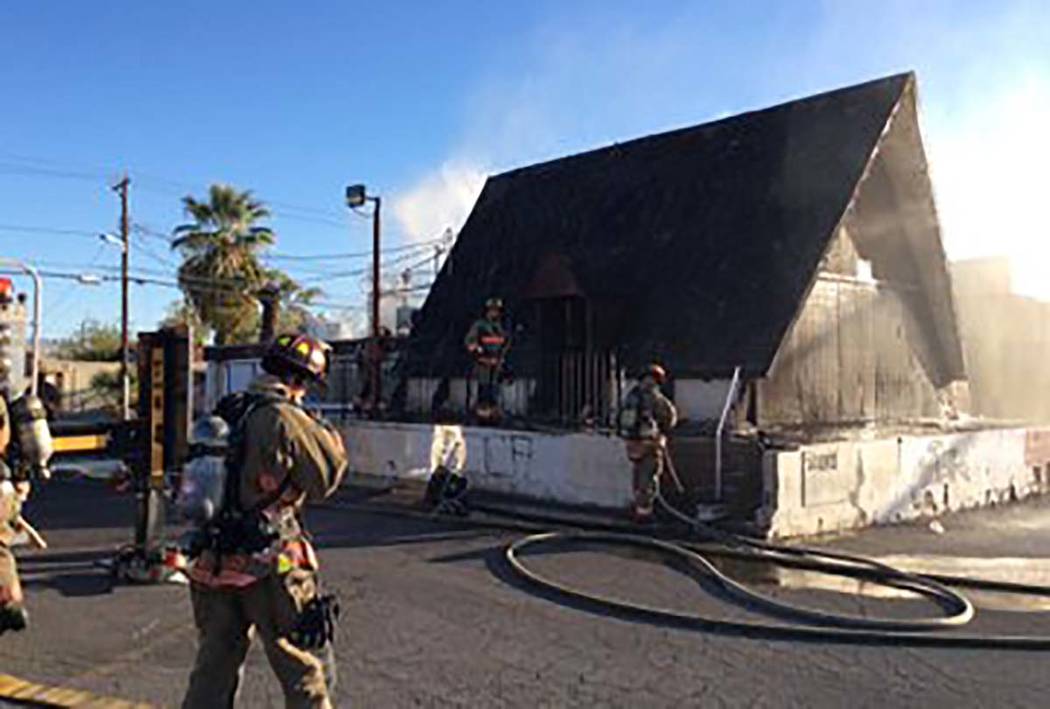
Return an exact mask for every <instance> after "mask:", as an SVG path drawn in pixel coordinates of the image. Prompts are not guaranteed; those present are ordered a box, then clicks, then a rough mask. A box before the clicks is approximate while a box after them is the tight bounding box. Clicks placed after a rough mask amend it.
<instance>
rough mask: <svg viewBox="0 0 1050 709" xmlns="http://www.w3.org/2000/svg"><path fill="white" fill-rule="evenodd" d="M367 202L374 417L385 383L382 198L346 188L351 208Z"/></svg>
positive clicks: (361, 188) (359, 187)
mask: <svg viewBox="0 0 1050 709" xmlns="http://www.w3.org/2000/svg"><path fill="white" fill-rule="evenodd" d="M365 202H374V203H375V209H374V210H373V211H372V342H371V355H372V356H371V358H370V359H371V362H370V364H371V367H370V370H371V371H370V375H371V384H372V401H371V406H372V417H373V418H377V417H378V416H379V401H380V395H379V394H380V389H381V388H382V385H383V366H382V362H383V344H382V342H381V340H380V335H379V332H380V329H379V299H380V295H381V292H380V280H379V279H380V276H381V273H380V271H379V254H380V220H379V211H380V207H381V206H382V200H381V199H380V198H379V197H377V196H374V195H369V194H368V193H367V192H366V191H365V186H364V185H350V186H349V187H347V188H346V204H347V206H348V207H350V208H351V209H357V208H358V207H361V206H363V205H364V204H365Z"/></svg>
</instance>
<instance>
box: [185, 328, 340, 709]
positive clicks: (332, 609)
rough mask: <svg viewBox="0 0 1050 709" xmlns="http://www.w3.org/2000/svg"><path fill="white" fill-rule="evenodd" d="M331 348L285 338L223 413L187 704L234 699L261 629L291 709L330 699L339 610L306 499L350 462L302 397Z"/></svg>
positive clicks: (196, 574)
mask: <svg viewBox="0 0 1050 709" xmlns="http://www.w3.org/2000/svg"><path fill="white" fill-rule="evenodd" d="M328 349H329V348H328V346H327V345H326V344H325V343H323V342H320V341H317V340H314V339H312V338H310V337H306V336H302V335H281V336H279V337H277V338H276V339H275V340H274V341H273V344H271V346H270V348H269V349H268V350H267V352H266V354H265V355H264V357H263V361H262V367H263V369H264V371H265V372H266V374H264V375H263V376H261V377H260V378H259V379H257V380H256V381H255V382H253V383H252V385H251V387H250V388H249V391H248V392H247V393H246V394H245V393H240V394H231V395H230V396H228V397H226V399H224V400H223V402H220V404H219V406H218V408H217V409H216V411H217V413H218V414H219V415H220V416H221V417H222V418H223V419H224V420H225V421H227V422H228V423H229V445H228V452H227V454H226V465H225V474H226V477H225V480H224V483H223V489H224V495H223V497H222V499H221V502H220V503H219V505H218V507H217V511H216V512H215V514H214V516H213V517H212V518H211V520H210V521H209V522H207V523H204V524H201V526H200V527H199V529H198V532H197V533H196V535H195V540H196V543H195V544H194V545H193V548H191V553H190V555H191V558H192V562H191V565H190V568H189V576H190V580H191V595H192V602H193V615H194V621H195V623H196V626H197V630H198V635H199V637H198V651H197V659H196V663H195V665H194V668H193V673H192V675H191V676H190V683H189V689H188V691H187V694H186V698H185V700H184V702H183V706H184V707H192V708H196V707H230V706H232V705H233V702H234V699H235V696H236V693H237V686H238V682H239V678H240V672H241V666H242V665H243V663H244V660H245V656H246V655H247V653H248V648H249V645H250V642H251V637H252V635H251V633H252V630H253V629H254V631H255V633H256V634H257V635H258V636H259V638H260V640H261V641H262V643H263V647H264V649H265V651H266V656H267V659H268V660H269V662H270V665H271V667H272V668H273V670H274V672H275V673H276V675H277V678H278V680H279V681H280V683H281V686H282V688H283V690H284V695H285V701H286V705H287V706H288V707H331V706H332V703H331V699H330V692H331V690H332V686H333V683H334V679H333V678H334V671H335V666H334V656H333V654H332V647H331V640H332V637H331V636H332V633H333V630H334V625H333V622H334V618H333V616H334V615H337V614H338V606H337V605H336V604H335V602H334V599H333V598H332V597H330V596H322V595H321V594H320V590H319V587H318V579H317V571H318V563H317V557H316V555H315V553H314V550H313V548H312V547H311V545H310V542H309V540H308V535H307V533H306V530H305V529H304V528H303V525H302V507H303V506H304V504H305V503H306V502H307V501H317V500H322V499H324V498H326V497H328V496H329V495H331V494H332V493H333V492H335V490H336V489H337V488H338V487H339V484H340V482H341V480H342V478H343V475H344V474H345V472H346V469H347V458H346V451H345V450H344V448H343V443H342V440H341V438H340V436H339V434H338V433H337V432H336V431H334V430H333V429H331V428H329V427H328V426H327V425H326V424H325V423H324V422H322V421H320V420H318V419H315V418H314V417H313V416H311V415H310V414H309V413H307V412H306V411H305V410H304V409H303V408H302V407H301V405H300V404H301V402H302V399H303V397H304V395H305V394H306V391H307V387H308V386H309V384H311V383H318V384H322V383H323V382H324V380H325V377H326V375H327V371H328ZM219 428H220V429H221V426H220V427H219ZM187 470H188V468H187Z"/></svg>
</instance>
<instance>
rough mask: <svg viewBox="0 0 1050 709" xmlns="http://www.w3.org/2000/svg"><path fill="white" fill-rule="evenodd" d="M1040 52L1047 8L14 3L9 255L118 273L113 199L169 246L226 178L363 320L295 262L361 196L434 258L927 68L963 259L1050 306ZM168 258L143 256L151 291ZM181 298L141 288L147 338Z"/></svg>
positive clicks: (138, 314) (1, 170)
mask: <svg viewBox="0 0 1050 709" xmlns="http://www.w3.org/2000/svg"><path fill="white" fill-rule="evenodd" d="M1048 37H1050V3H1045V2H1037V1H1036V2H999V3H991V2H969V3H968V2H939V1H937V0H927V1H923V2H919V1H915V2H893V1H889V2H872V3H861V2H849V1H846V0H844V1H836V2H806V1H803V0H798V1H790V2H789V1H787V0H785V1H784V2H765V3H764V2H750V3H734V2H725V3H715V2H705V3H701V2H693V3H688V2H649V3H637V2H623V3H618V2H608V1H606V2H587V1H578V2H547V1H533V2H527V3H526V2H481V1H477V2H467V1H465V0H464V1H461V2H440V1H436V2H389V3H362V2H329V3H312V2H296V3H289V2H267V1H262V0H255V1H254V2H222V3H220V2H181V3H143V2H130V1H116V0H112V1H109V2H96V3H74V2H57V1H56V2H24V3H15V2H9V3H4V4H2V5H0V255H4V256H11V257H19V258H23V259H27V260H31V261H34V262H37V263H39V264H41V265H42V266H43V267H47V268H49V269H51V270H61V271H70V272H74V271H76V272H80V271H92V272H100V273H103V272H108V271H107V270H106V269H112V268H113V267H115V266H116V264H117V263H118V260H119V253H118V252H117V251H116V249H114V248H113V247H109V246H106V245H104V244H102V243H101V242H100V241H99V240H98V239H97V238H95V237H93V236H92V234H94V233H95V232H99V231H107V230H108V231H112V230H114V229H115V226H116V215H117V201H116V198H115V195H114V194H113V193H112V192H111V191H110V190H109V189H108V186H107V181H108V180H109V181H111V180H115V179H116V178H117V176H118V175H119V174H120V173H121V171H122V170H124V169H127V170H128V171H129V172H130V174H131V178H132V181H133V184H132V196H131V205H132V218H133V221H134V222H135V223H137V224H139V225H140V226H141V227H143V228H144V229H146V230H150V231H152V232H159V233H167V232H169V231H170V229H171V227H172V226H174V225H175V224H177V223H179V222H180V220H181V214H180V210H179V197H180V196H181V195H183V194H186V193H188V192H193V193H196V194H200V193H202V192H203V191H204V190H205V189H206V187H207V185H208V184H209V183H211V182H213V181H224V182H230V183H232V184H235V185H237V186H239V187H243V188H251V189H253V190H254V191H255V192H256V193H257V195H258V196H259V197H260V198H262V199H264V200H267V201H270V202H271V203H272V204H273V209H274V212H275V214H276V217H275V219H274V222H273V225H274V227H275V228H276V230H277V231H278V234H279V243H278V246H277V249H276V252H277V254H278V256H277V258H275V260H274V263H278V264H280V265H282V266H291V267H292V269H291V270H292V272H293V273H294V274H295V275H297V276H299V277H300V278H302V279H304V280H308V281H311V282H312V283H316V284H319V285H322V286H323V287H324V288H325V290H326V296H325V301H326V302H330V303H336V304H348V305H350V304H358V303H360V302H361V291H362V284H361V283H360V281H359V279H358V278H356V277H350V278H334V277H332V274H333V273H337V272H341V271H346V270H353V269H354V268H356V267H357V266H360V265H364V264H363V262H361V261H360V260H340V261H324V262H299V261H282V260H280V257H279V255H280V254H317V253H333V252H335V253H341V252H357V251H366V250H367V249H368V248H369V246H370V242H369V224H368V222H367V220H365V219H361V218H359V217H356V216H351V215H348V214H347V213H346V211H345V209H344V208H343V206H342V199H341V195H342V190H343V186H344V185H345V184H346V183H347V182H351V181H363V182H366V183H368V185H369V186H370V188H372V189H373V190H375V191H377V192H379V193H381V194H382V195H383V196H384V198H385V202H384V211H385V214H386V219H385V225H386V235H387V239H388V243H390V244H391V245H395V244H401V243H411V242H421V241H424V240H427V239H429V238H433V237H434V236H437V235H439V234H440V233H441V231H443V229H444V228H445V227H446V226H452V227H457V226H458V225H459V224H460V223H461V221H462V219H463V218H464V217H465V215H466V213H467V212H468V211H469V208H470V205H471V203H472V201H473V198H474V197H475V196H476V194H477V191H478V189H479V188H480V185H481V182H482V181H483V179H484V175H486V174H492V173H494V172H498V171H502V170H504V169H508V168H511V167H515V166H518V165H522V164H527V163H529V162H534V161H536V160H540V159H545V158H550V157H554V156H557V155H562V154H566V153H572V152H577V151H579V150H583V149H586V148H590V147H594V146H597V145H602V144H605V143H609V142H611V141H614V140H624V139H628V138H631V137H635V136H638V135H643V134H646V133H651V132H655V131H659V130H664V129H668V128H672V127H677V126H682V125H689V124H693V123H699V122H702V121H705V120H710V119H713V118H718V117H722V116H725V115H728V114H731V113H735V112H739V111H742V110H746V109H750V108H756V107H761V106H764V105H769V104H773V103H776V102H779V101H782V100H786V99H790V98H794V97H798V96H802V95H805V94H808V93H813V92H817V91H821V90H826V89H830V88H834V87H837V86H841V85H845V84H849V83H855V82H859V81H863V80H867V79H870V78H874V77H876V76H880V75H884V74H888V73H893V72H897V71H902V70H906V69H914V70H916V71H917V72H918V74H919V81H920V92H921V98H922V110H923V120H924V128H925V131H926V138H927V142H928V146H929V151H930V153H931V156H932V170H933V176H934V180H935V188H936V194H937V198H938V203H939V208H940V211H941V214H942V218H943V223H944V229H945V240H946V243H947V246H948V249H949V253H950V255H952V256H953V257H969V256H978V255H986V254H992V253H997V252H1006V253H1008V254H1010V255H1011V256H1012V257H1013V258H1014V260H1015V265H1016V266H1017V274H1016V275H1017V280H1018V284H1019V287H1020V288H1021V290H1024V291H1026V292H1031V293H1035V294H1038V295H1043V296H1050V285H1047V283H1044V281H1048V279H1046V278H1045V276H1044V274H1043V271H1044V269H1043V268H1042V266H1041V263H1042V262H1045V257H1046V256H1050V251H1048V249H1050V246H1048V244H1050V233H1048V227H1047V220H1046V219H1045V218H1043V217H1042V215H1041V214H1040V211H1039V206H1040V205H1041V203H1042V202H1044V201H1045V189H1046V188H1045V185H1046V180H1045V178H1044V176H1043V174H1042V170H1041V165H1045V164H1048V163H1050V143H1048V141H1050V137H1048V136H1050V132H1048V131H1047V130H1046V128H1045V126H1046V125H1050V41H1048V40H1047V38H1048ZM27 226H28V227H35V228H38V229H67V230H71V231H73V232H77V233H69V234H57V233H49V232H45V231H33V232H29V231H25V230H19V229H16V227H27ZM81 232H82V233H81ZM421 253H424V255H425V252H421ZM174 258H175V257H174V255H173V254H171V253H170V252H169V251H168V249H167V246H166V244H165V242H164V241H163V239H162V238H160V237H158V236H156V235H151V234H150V233H148V232H140V233H139V234H138V235H137V236H136V241H135V243H134V245H133V264H134V267H135V269H136V270H137V271H139V272H140V273H142V274H143V275H147V274H148V275H150V276H151V277H154V278H159V279H165V278H171V274H172V273H173V268H172V265H171V264H172V262H173V261H174ZM1040 259H1044V261H1042V262H1041V261H1040ZM410 262H411V261H407V262H406V261H402V262H401V263H402V264H404V263H410ZM165 274H167V275H165ZM418 278H420V279H421V280H425V274H420V275H419V276H418ZM177 297H178V293H177V291H175V290H173V289H170V288H164V287H156V286H136V287H135V289H134V290H133V320H134V325H135V326H136V327H138V328H142V329H145V328H149V327H151V326H152V325H153V324H154V323H155V321H156V319H157V318H158V317H159V316H160V315H161V314H162V313H163V311H164V309H165V307H166V306H167V305H168V304H169V303H170V302H171V301H173V300H175V299H176V298H177ZM46 300H47V306H48V318H47V323H46V334H48V335H51V336H55V335H61V334H64V333H66V332H68V331H70V330H71V329H72V328H74V327H75V326H76V325H77V324H78V323H79V322H80V321H81V320H82V319H83V318H85V317H92V318H97V319H100V320H104V321H110V322H114V321H116V320H117V318H118V310H117V304H118V302H119V301H118V291H117V288H116V287H115V286H114V285H113V284H107V285H103V286H100V287H88V286H83V285H79V284H77V283H75V282H71V281H59V280H53V281H50V282H49V283H48V285H47V299H46ZM332 312H333V313H335V312H352V311H334V310H333V311H332Z"/></svg>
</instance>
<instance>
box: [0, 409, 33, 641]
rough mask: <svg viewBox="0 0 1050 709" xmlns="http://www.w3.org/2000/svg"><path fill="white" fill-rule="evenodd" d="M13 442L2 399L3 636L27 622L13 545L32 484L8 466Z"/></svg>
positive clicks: (0, 560) (0, 609) (0, 581)
mask: <svg viewBox="0 0 1050 709" xmlns="http://www.w3.org/2000/svg"><path fill="white" fill-rule="evenodd" d="M10 442H11V418H10V416H9V414H8V410H7V403H6V402H5V401H4V398H3V397H0V635H2V634H3V633H4V632H5V631H7V630H24V629H25V627H26V622H27V616H26V611H25V608H24V606H23V605H22V604H23V597H22V585H21V583H20V582H19V580H18V568H17V566H15V557H14V554H13V553H12V552H11V544H12V543H13V542H14V540H15V537H16V536H18V532H19V529H18V521H19V519H20V515H21V511H22V503H23V502H25V500H26V498H27V497H28V496H29V483H28V482H27V481H16V480H15V479H14V476H13V474H12V472H11V469H10V468H9V467H8V465H7V448H8V444H9V443H10Z"/></svg>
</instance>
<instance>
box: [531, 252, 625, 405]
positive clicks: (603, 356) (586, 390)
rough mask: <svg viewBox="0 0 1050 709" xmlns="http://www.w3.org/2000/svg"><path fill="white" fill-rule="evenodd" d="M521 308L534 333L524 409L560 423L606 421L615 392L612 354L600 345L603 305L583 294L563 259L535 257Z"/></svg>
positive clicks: (603, 339)
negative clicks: (531, 385) (531, 381)
mask: <svg viewBox="0 0 1050 709" xmlns="http://www.w3.org/2000/svg"><path fill="white" fill-rule="evenodd" d="M526 311H527V312H528V317H529V320H530V329H531V330H532V332H533V333H534V335H535V338H534V347H533V348H532V354H533V358H534V361H533V368H534V371H535V373H536V388H535V390H534V395H533V398H532V401H531V402H530V407H529V413H530V414H531V415H532V416H533V417H535V418H538V419H542V420H547V421H552V422H556V423H559V424H563V425H580V424H594V425H599V426H601V425H603V424H605V423H607V422H608V421H609V420H610V417H611V412H612V409H613V408H614V407H615V404H616V401H617V400H618V396H619V394H618V392H617V390H616V387H617V385H618V382H619V376H618V370H617V363H616V357H615V355H614V353H613V351H612V350H611V349H610V348H609V347H606V346H604V342H605V341H606V338H604V337H603V332H602V331H603V328H602V320H603V318H602V315H603V309H602V308H601V307H600V305H599V304H598V303H597V302H596V301H594V300H593V299H592V298H589V297H587V295H586V294H585V293H584V291H583V289H582V288H581V287H580V285H579V283H578V282H577V280H576V278H575V276H574V274H573V272H572V268H571V265H570V263H569V261H568V259H567V258H566V257H564V256H562V255H548V256H546V257H545V258H543V259H541V260H540V263H539V266H538V268H537V269H536V272H535V274H534V276H533V279H532V283H531V285H530V287H529V288H528V289H527V300H526Z"/></svg>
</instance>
